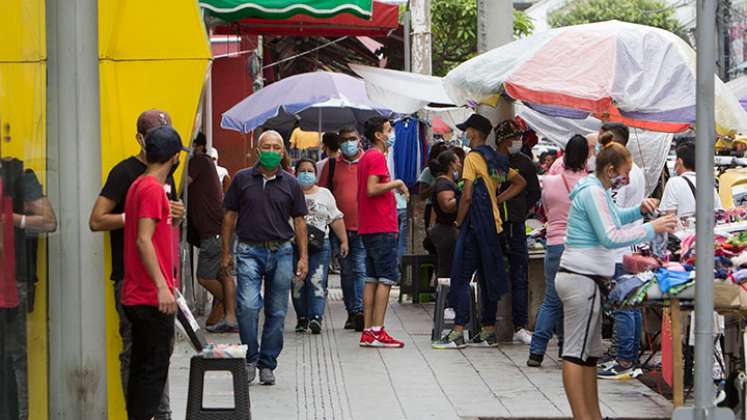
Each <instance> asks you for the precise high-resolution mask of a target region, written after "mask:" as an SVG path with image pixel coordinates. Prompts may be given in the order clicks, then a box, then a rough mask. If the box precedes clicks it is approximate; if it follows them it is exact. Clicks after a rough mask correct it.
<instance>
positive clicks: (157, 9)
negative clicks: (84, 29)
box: [99, 0, 211, 419]
mask: <svg viewBox="0 0 747 420" xmlns="http://www.w3.org/2000/svg"><path fill="white" fill-rule="evenodd" d="M210 59H211V55H210V46H209V42H208V39H207V34H206V32H205V28H204V25H203V23H202V19H201V17H200V12H199V9H198V6H197V2H188V1H180V0H162V1H157V2H154V1H149V0H100V1H99V63H100V64H99V70H100V90H101V163H102V180H101V181H102V185H103V182H105V180H106V176H107V175H108V173H109V170H111V168H112V167H113V166H114V165H116V164H117V163H118V162H119V161H121V160H123V159H125V158H127V157H129V156H132V155H134V154H137V153H138V152H139V146H138V144H137V142H136V141H135V133H136V129H135V122H136V119H137V116H138V115H139V114H140V113H141V112H142V111H144V110H146V109H151V108H159V109H163V110H165V111H167V112H168V113H169V114H170V115H171V117H172V120H173V123H174V127H175V128H176V129H177V131H179V134H180V135H181V137H182V139H183V141H184V142H185V144H186V143H187V142H189V139H191V138H192V135H193V133H192V130H193V127H195V116H196V112H197V109H198V105H199V101H200V96H201V93H202V88H203V85H204V82H205V78H206V72H207V68H208V65H209V61H210ZM182 170H183V167H181V168H180V170H179V172H177V179H178V177H179V175H180V174H181V171H182ZM105 243H106V253H105V259H106V261H105V272H106V275H107V276H108V275H109V274H110V273H111V250H110V247H109V239H108V235H107V238H106V241H105ZM105 281H106V283H107V296H106V299H107V302H106V330H107V343H106V348H107V375H108V384H107V385H108V393H109V398H108V400H109V419H125V418H126V416H125V409H124V407H125V405H124V398H123V393H122V387H121V379H120V373H119V372H120V370H119V352H120V350H121V348H122V343H121V340H120V337H119V332H118V323H119V320H118V315H117V312H116V309H115V306H114V290H113V287H112V283H111V282H110V281H108V278H107V279H106V280H105Z"/></svg>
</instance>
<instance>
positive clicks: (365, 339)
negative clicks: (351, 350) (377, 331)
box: [358, 330, 376, 347]
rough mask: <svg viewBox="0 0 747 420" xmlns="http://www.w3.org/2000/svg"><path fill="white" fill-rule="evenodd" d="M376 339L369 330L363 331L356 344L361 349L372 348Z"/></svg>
mask: <svg viewBox="0 0 747 420" xmlns="http://www.w3.org/2000/svg"><path fill="white" fill-rule="evenodd" d="M375 342H376V337H375V336H374V334H373V332H372V331H371V330H364V331H363V332H362V333H361V341H360V343H358V345H360V346H361V347H373V345H374V343H375Z"/></svg>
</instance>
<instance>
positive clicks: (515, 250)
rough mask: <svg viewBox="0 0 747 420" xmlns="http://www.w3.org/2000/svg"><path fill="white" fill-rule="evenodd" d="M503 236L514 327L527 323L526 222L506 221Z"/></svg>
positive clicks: (527, 256) (527, 263)
mask: <svg viewBox="0 0 747 420" xmlns="http://www.w3.org/2000/svg"><path fill="white" fill-rule="evenodd" d="M503 237H504V238H505V241H506V245H508V262H509V269H508V276H509V278H510V279H511V317H512V319H513V322H514V328H527V326H528V325H529V280H528V279H527V270H528V266H529V249H528V248H527V231H526V223H524V222H521V223H516V222H506V223H504V224H503Z"/></svg>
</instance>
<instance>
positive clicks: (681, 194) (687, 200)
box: [659, 172, 721, 217]
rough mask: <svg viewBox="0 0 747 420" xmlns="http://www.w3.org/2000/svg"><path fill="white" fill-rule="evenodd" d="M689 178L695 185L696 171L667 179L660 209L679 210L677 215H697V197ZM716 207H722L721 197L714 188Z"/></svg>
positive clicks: (714, 203)
mask: <svg viewBox="0 0 747 420" xmlns="http://www.w3.org/2000/svg"><path fill="white" fill-rule="evenodd" d="M685 178H687V179H688V180H689V181H690V182H692V183H693V186H695V185H696V184H695V172H685V173H684V174H682V175H680V176H675V177H672V178H670V179H669V181H667V185H666V186H665V187H664V194H663V195H662V197H661V204H660V205H659V209H660V210H662V211H671V210H676V211H677V217H684V216H693V215H695V197H694V196H693V192H692V190H691V189H690V186H689V185H688V184H687V181H685ZM713 205H714V208H717V209H720V208H721V198H720V197H719V196H718V194H717V193H716V189H715V188H714V189H713Z"/></svg>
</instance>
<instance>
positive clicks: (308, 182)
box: [297, 172, 316, 188]
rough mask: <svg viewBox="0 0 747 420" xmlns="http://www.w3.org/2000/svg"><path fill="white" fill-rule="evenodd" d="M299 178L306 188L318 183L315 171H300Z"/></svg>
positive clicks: (299, 181)
mask: <svg viewBox="0 0 747 420" xmlns="http://www.w3.org/2000/svg"><path fill="white" fill-rule="evenodd" d="M297 178H298V183H299V184H301V186H302V187H304V188H306V187H310V186H312V185H314V184H316V175H314V173H313V172H300V173H299V174H298V176H297Z"/></svg>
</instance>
